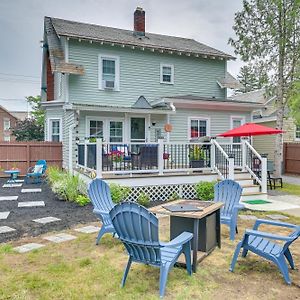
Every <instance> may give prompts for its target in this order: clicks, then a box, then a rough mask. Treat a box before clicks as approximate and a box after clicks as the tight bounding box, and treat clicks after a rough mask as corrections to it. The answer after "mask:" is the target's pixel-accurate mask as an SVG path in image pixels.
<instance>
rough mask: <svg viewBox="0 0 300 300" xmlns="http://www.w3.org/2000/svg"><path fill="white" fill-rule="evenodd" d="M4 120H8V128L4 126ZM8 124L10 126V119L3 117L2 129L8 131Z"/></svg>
mask: <svg viewBox="0 0 300 300" xmlns="http://www.w3.org/2000/svg"><path fill="white" fill-rule="evenodd" d="M6 122H8V128H7V126H5V123H6ZM10 126H11V124H10V119H9V118H4V119H3V131H8V130H10Z"/></svg>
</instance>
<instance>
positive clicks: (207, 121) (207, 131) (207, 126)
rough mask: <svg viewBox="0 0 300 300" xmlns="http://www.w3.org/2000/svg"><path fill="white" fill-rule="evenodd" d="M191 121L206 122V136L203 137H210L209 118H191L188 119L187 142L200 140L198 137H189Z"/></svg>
mask: <svg viewBox="0 0 300 300" xmlns="http://www.w3.org/2000/svg"><path fill="white" fill-rule="evenodd" d="M192 120H197V121H206V135H205V136H210V118H209V117H203V116H192V117H188V141H193V140H198V139H199V138H200V137H197V138H192V137H191V125H192Z"/></svg>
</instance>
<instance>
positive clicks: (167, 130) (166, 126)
mask: <svg viewBox="0 0 300 300" xmlns="http://www.w3.org/2000/svg"><path fill="white" fill-rule="evenodd" d="M172 130H173V126H172V125H171V124H165V132H171V131H172Z"/></svg>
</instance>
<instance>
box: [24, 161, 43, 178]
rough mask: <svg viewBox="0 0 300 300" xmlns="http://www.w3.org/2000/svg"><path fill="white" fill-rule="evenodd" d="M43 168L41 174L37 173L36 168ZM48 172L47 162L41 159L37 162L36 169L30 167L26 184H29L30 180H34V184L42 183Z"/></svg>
mask: <svg viewBox="0 0 300 300" xmlns="http://www.w3.org/2000/svg"><path fill="white" fill-rule="evenodd" d="M41 165H42V166H43V167H42V169H41V170H39V172H36V171H35V168H36V166H41ZM46 170H47V162H46V160H44V159H40V160H38V161H37V162H36V164H35V166H34V167H30V168H28V170H27V174H26V178H25V183H29V181H30V179H32V183H41V182H42V178H43V176H45V174H46Z"/></svg>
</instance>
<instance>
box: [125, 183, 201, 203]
mask: <svg viewBox="0 0 300 300" xmlns="http://www.w3.org/2000/svg"><path fill="white" fill-rule="evenodd" d="M141 193H145V194H147V195H148V196H149V197H150V201H167V200H169V199H170V198H171V197H174V195H176V196H178V197H179V198H184V199H196V198H197V196H196V191H195V188H194V184H173V185H148V186H137V187H132V188H131V192H130V195H129V196H128V197H127V198H126V201H137V200H138V198H139V196H140V194H141Z"/></svg>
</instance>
